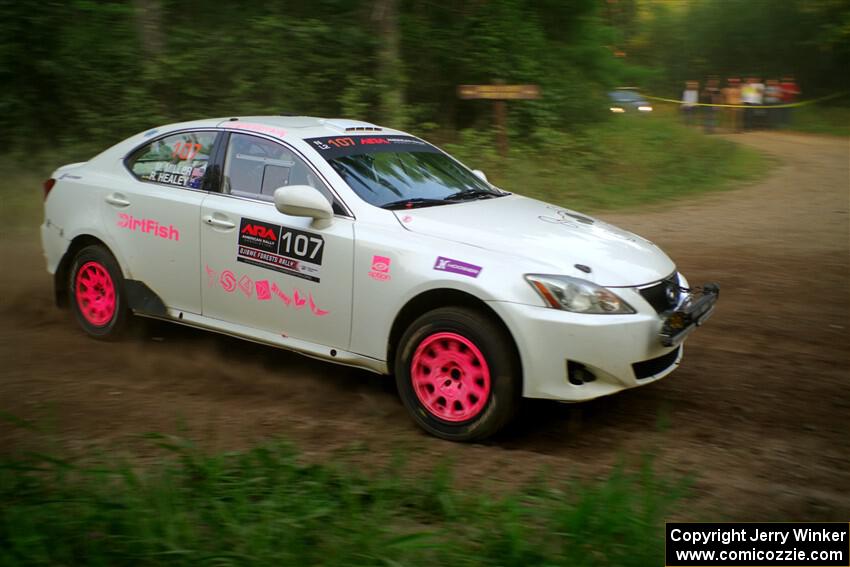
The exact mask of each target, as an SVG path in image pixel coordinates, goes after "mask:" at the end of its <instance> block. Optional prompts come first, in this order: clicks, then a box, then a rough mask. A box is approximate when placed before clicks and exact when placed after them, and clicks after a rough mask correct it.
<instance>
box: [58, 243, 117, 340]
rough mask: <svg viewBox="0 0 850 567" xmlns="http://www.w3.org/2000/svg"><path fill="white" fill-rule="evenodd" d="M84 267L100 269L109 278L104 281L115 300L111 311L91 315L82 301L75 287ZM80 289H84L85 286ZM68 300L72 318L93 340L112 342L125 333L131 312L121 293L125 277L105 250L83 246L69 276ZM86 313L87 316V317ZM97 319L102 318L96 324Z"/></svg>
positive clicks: (90, 310)
mask: <svg viewBox="0 0 850 567" xmlns="http://www.w3.org/2000/svg"><path fill="white" fill-rule="evenodd" d="M84 267H88V269H92V270H95V271H96V272H97V271H98V268H97V267H99V268H100V269H102V270H103V271H104V272H105V273H106V274H108V276H109V280H107V281H111V284H112V293H113V297H114V301H113V304H112V305H113V307H112V308H111V309H104V310H101V311H99V312H98V313H95V314H92V309H91V307H90V304H89V303H88V302H87V301H88V300H87V299H85V298H81V296H80V294H79V293H78V290H77V284H78V283H80V282H79V281H78V279H79V278H80V277H82V276H81V269H82V268H84ZM104 279H105V278H104ZM83 287H84V288H85V284H84V283H83ZM86 289H87V288H86ZM107 293H108V292H107ZM68 296H69V300H70V301H69V302H70V304H71V310H72V311H73V312H74V318H75V319H76V320H77V323H78V324H79V325H80V327H82V329H83V330H84V331H85V332H86V333H87V334H88V335H90V336H92V337H94V338H96V339H102V340H114V339H117V338H119V337H120V336H121V335H122V334H123V333H124V331H125V330H126V328H127V324H128V321H129V319H130V310H129V308H128V307H127V297H126V293H125V291H124V276H123V274H122V273H121V268H120V267H119V266H118V262H117V261H116V260H115V258H114V257H113V256H112V254H111V253H110V252H109V250H107V249H106V248H105V247H103V246H100V245H92V246H86V247H85V248H83V249H82V250H80V251H79V252H77V255H76V256H75V257H74V261H73V262H72V263H71V270H70V273H69V275H68ZM85 312H87V313H89V314H88V315H87V314H86V313H85ZM97 316H102V317H103V320H102V321H101V320H98V317H97Z"/></svg>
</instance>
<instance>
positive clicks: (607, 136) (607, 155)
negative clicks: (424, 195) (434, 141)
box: [448, 115, 771, 210]
mask: <svg viewBox="0 0 850 567" xmlns="http://www.w3.org/2000/svg"><path fill="white" fill-rule="evenodd" d="M448 149H449V151H450V152H453V153H455V154H456V155H457V156H458V157H459V158H460V159H461V160H462V161H464V162H465V163H466V164H467V165H468V166H470V167H474V168H478V169H482V170H484V171H485V172H486V173H487V174H488V176H489V177H490V179H491V181H493V182H494V183H496V184H497V185H499V186H500V187H502V188H504V189H507V190H509V191H513V192H516V193H519V194H522V195H526V196H528V197H534V198H537V199H542V200H544V201H548V202H551V203H554V204H557V205H562V206H566V207H570V208H574V209H583V210H599V209H621V208H627V207H633V206H639V205H645V204H653V203H663V202H669V201H670V200H673V199H680V198H684V197H691V196H694V195H697V194H700V193H704V192H708V191H718V190H723V189H729V188H733V187H736V186H739V185H740V183H741V182H744V181H749V180H753V179H758V178H759V177H760V176H763V175H764V174H765V173H766V172H767V171H768V169H769V168H770V165H771V160H770V159H769V158H767V157H765V156H763V155H762V154H760V153H759V152H757V151H754V150H752V149H749V148H746V147H744V146H741V145H738V144H735V143H733V142H729V141H727V140H724V139H721V138H718V137H713V136H706V135H704V134H702V132H700V131H698V130H696V129H689V128H686V127H684V126H682V125H681V124H679V123H678V121H677V120H676V119H675V117H674V116H664V115H660V116H631V115H624V116H617V117H614V118H613V119H612V120H610V121H608V122H606V123H604V124H599V125H596V126H593V127H591V128H588V129H587V130H584V131H582V132H580V133H576V134H568V133H563V132H556V131H551V132H539V133H537V134H536V135H535V136H534V138H533V139H531V140H529V142H528V143H525V144H515V145H514V146H513V147H512V148H511V151H510V154H509V157H508V158H507V159H505V160H502V159H501V158H499V157H498V156H497V155H496V153H495V151H494V149H493V144H492V142H491V139H490V138H489V137H487V136H484V137H482V136H480V135H477V134H475V135H473V134H472V133H465V135H464V136H463V137H462V139H461V141H460V143H457V144H448Z"/></svg>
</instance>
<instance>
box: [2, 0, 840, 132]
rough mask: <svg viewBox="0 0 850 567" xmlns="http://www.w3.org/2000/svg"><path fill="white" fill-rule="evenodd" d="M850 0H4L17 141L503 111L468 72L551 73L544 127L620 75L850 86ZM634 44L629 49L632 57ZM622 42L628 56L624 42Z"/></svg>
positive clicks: (541, 79)
mask: <svg viewBox="0 0 850 567" xmlns="http://www.w3.org/2000/svg"><path fill="white" fill-rule="evenodd" d="M848 4H849V3H848V0H781V1H779V0H538V1H534V0H445V1H439V2H437V1H434V0H380V1H376V2H366V1H364V0H311V1H307V0H290V1H288V2H269V1H262V2H261V1H258V0H246V1H244V2H218V3H210V2H201V1H200V0H179V1H178V0H124V1H121V0H52V1H44V0H41V1H38V2H35V1H32V0H21V1H17V2H16V1H14V0H0V37H2V38H3V39H2V41H0V84H2V88H1V89H0V142H3V143H4V144H6V145H7V146H8V145H14V146H16V147H20V146H28V147H44V146H48V145H51V146H52V145H56V144H57V143H58V144H63V145H68V144H80V143H81V142H90V143H91V144H92V145H94V146H102V145H103V144H105V143H109V142H114V141H116V140H119V139H121V138H123V137H125V136H127V135H129V134H132V133H134V132H137V131H140V130H143V129H145V128H149V127H151V126H154V125H159V124H162V123H166V122H171V121H178V120H188V119H194V118H199V117H208V116H216V115H218V116H223V117H227V116H240V115H241V116H244V115H251V114H278V113H291V114H311V115H320V116H331V115H334V116H340V115H341V116H347V117H352V118H363V119H368V120H375V121H380V122H382V123H385V124H387V125H390V126H397V127H408V128H412V129H414V130H417V131H423V132H425V131H435V132H453V131H456V130H458V129H463V128H470V127H475V128H480V127H486V126H489V125H490V122H491V116H490V113H491V112H492V110H491V105H490V104H489V103H488V102H486V101H461V100H458V98H457V94H456V89H457V86H458V85H459V84H468V83H490V82H492V81H504V82H506V83H536V84H539V85H540V86H541V88H542V92H543V98H542V99H541V100H538V101H527V102H517V103H511V104H510V105H509V111H510V114H511V116H510V121H509V123H510V125H511V127H512V128H513V130H514V132H520V131H521V132H523V133H524V135H527V136H532V137H533V136H535V135H537V137H538V139H539V137H540V136H539V134H540V133H541V132H542V131H546V130H548V129H575V128H580V127H581V126H582V124H587V123H591V122H595V121H598V120H602V119H604V118H605V117H606V114H607V104H606V103H605V98H604V97H605V95H604V93H605V91H606V90H607V89H609V88H611V87H613V86H616V85H619V84H624V83H632V84H638V85H640V86H644V87H651V88H652V89H653V90H664V89H667V90H670V91H673V90H674V89H673V87H674V86H676V89H678V84H679V82H680V81H682V80H684V79H687V78H702V77H704V76H706V75H708V74H720V75H726V74H746V73H756V74H762V75H769V74H772V75H779V74H782V73H794V74H796V75H797V76H798V78H800V80H801V83H802V84H803V88H804V90H807V92H809V93H811V92H814V91H830V90H835V89H837V88H839V87H842V86H846V82H847V77H848V73H847V70H848V61H850V59H848V53H850V41H848V39H850V8H848ZM618 55H619V56H618ZM622 55H626V56H625V57H623V56H622Z"/></svg>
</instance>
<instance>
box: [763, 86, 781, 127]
mask: <svg viewBox="0 0 850 567" xmlns="http://www.w3.org/2000/svg"><path fill="white" fill-rule="evenodd" d="M781 103H782V90H781V89H780V88H779V81H777V80H776V79H768V80H767V85H766V86H765V87H764V104H765V105H767V106H776V105H777V104H781ZM780 110H782V109H780V108H766V109H765V112H766V113H767V127H768V128H778V127H779V123H780V119H779V115H778V113H779V111H780Z"/></svg>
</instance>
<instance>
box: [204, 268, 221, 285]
mask: <svg viewBox="0 0 850 567" xmlns="http://www.w3.org/2000/svg"><path fill="white" fill-rule="evenodd" d="M205 268H206V270H207V287H212V286H214V285H215V277H216V275H218V272H216V271H215V270H213V269H212V268H210V267H209V266H205Z"/></svg>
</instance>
